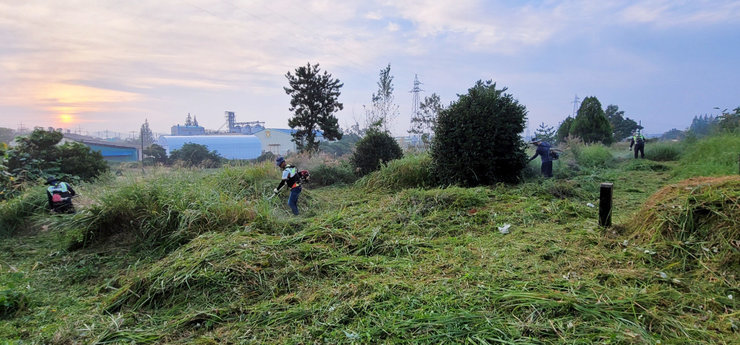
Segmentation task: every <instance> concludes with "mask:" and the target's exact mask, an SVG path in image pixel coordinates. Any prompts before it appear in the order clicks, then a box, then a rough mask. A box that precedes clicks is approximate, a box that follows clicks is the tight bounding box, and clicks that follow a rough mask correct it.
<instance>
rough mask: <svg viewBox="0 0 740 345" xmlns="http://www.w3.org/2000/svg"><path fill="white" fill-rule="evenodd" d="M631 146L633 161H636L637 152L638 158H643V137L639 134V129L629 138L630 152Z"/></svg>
mask: <svg viewBox="0 0 740 345" xmlns="http://www.w3.org/2000/svg"><path fill="white" fill-rule="evenodd" d="M632 146H634V150H635V159H637V152H638V151H639V152H640V158H645V136H644V135H642V133H640V130H639V129H638V130H637V131H636V132H634V133H633V134H632V138H630V150H632Z"/></svg>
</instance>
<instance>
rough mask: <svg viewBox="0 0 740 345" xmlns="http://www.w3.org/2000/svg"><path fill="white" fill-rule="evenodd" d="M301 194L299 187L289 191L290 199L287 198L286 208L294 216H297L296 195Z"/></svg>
mask: <svg viewBox="0 0 740 345" xmlns="http://www.w3.org/2000/svg"><path fill="white" fill-rule="evenodd" d="M300 194H301V187H300V186H298V187H295V188H293V189H291V190H290V197H289V198H288V206H290V209H291V210H292V211H293V214H294V215H296V216H297V215H298V195H300Z"/></svg>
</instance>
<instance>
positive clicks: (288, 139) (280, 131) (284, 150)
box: [254, 128, 326, 156]
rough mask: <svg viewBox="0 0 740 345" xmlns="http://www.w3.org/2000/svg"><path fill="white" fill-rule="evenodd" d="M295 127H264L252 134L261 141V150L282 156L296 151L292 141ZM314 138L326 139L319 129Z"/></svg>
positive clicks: (318, 139)
mask: <svg viewBox="0 0 740 345" xmlns="http://www.w3.org/2000/svg"><path fill="white" fill-rule="evenodd" d="M295 132H296V130H295V129H284V128H265V129H264V130H263V131H260V132H257V133H255V134H254V136H256V137H257V138H259V139H260V142H262V152H272V153H274V154H276V155H279V156H284V155H287V154H289V153H294V152H296V151H297V147H296V144H295V142H294V141H293V133H295ZM316 140H317V141H319V142H321V141H326V139H325V138H324V136H323V133H322V132H321V131H316Z"/></svg>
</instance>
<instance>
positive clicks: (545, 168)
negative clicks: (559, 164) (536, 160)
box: [540, 161, 552, 177]
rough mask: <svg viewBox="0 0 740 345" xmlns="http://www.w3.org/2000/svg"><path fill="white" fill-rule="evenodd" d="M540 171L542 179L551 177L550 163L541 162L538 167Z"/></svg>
mask: <svg viewBox="0 0 740 345" xmlns="http://www.w3.org/2000/svg"><path fill="white" fill-rule="evenodd" d="M540 171H541V172H542V176H544V177H552V161H549V162H542V165H540Z"/></svg>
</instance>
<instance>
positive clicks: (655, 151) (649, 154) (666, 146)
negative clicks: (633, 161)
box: [645, 141, 683, 162]
mask: <svg viewBox="0 0 740 345" xmlns="http://www.w3.org/2000/svg"><path fill="white" fill-rule="evenodd" d="M682 151H683V144H682V143H679V142H670V141H659V142H657V143H648V144H646V145H645V158H647V159H650V160H653V161H659V162H666V161H676V160H678V159H679V158H681V153H682Z"/></svg>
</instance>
